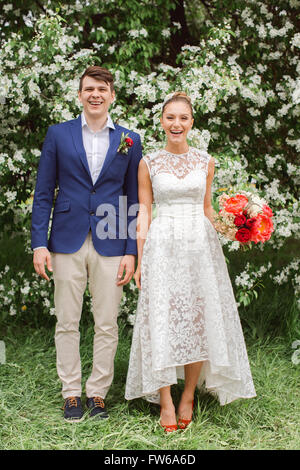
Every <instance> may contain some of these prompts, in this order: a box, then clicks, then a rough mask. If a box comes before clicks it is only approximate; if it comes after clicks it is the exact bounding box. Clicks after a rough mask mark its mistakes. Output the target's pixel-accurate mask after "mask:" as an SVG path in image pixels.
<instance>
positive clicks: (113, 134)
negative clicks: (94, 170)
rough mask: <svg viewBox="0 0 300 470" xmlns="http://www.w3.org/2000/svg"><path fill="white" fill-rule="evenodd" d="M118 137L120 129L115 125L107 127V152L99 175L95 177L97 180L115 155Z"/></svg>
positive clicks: (119, 136)
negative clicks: (114, 126) (112, 127)
mask: <svg viewBox="0 0 300 470" xmlns="http://www.w3.org/2000/svg"><path fill="white" fill-rule="evenodd" d="M120 138H121V131H120V130H119V129H118V128H117V127H116V128H115V129H111V128H110V129H109V147H108V150H107V154H106V157H105V160H104V163H103V166H102V169H101V171H100V175H99V176H98V178H97V182H98V181H99V179H100V178H102V176H103V175H104V173H105V171H106V170H107V168H108V167H109V165H110V164H111V162H112V161H113V159H114V158H115V156H116V155H117V150H118V147H119V145H120Z"/></svg>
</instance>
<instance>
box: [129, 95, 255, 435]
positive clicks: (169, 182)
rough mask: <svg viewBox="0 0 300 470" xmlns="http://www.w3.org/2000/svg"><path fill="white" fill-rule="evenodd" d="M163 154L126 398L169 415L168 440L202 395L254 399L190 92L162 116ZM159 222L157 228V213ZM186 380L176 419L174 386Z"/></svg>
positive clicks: (142, 173)
mask: <svg viewBox="0 0 300 470" xmlns="http://www.w3.org/2000/svg"><path fill="white" fill-rule="evenodd" d="M161 125H162V127H163V129H164V131H165V134H166V138H167V143H166V147H165V148H164V149H157V151H156V152H154V153H151V154H148V155H146V156H144V157H143V159H142V160H141V162H140V165H139V171H138V181H139V202H140V212H139V216H138V233H137V242H138V266H137V270H136V273H135V281H136V284H137V286H138V288H139V289H140V294H139V300H138V307H137V313H136V321H135V325H134V331H133V338H132V346H131V352H130V360H129V368H128V374H127V382H126V391H125V398H126V399H127V400H131V399H134V398H138V397H144V398H145V399H146V400H148V401H150V402H153V403H158V404H160V407H161V413H160V424H161V426H162V427H163V428H164V429H165V431H166V432H172V431H175V430H176V429H178V427H179V428H181V429H184V428H186V427H187V426H188V424H189V423H190V422H191V420H192V414H193V402H194V393H195V389H196V386H197V385H198V387H200V386H201V385H204V384H205V387H206V389H207V390H208V391H210V392H212V393H213V394H214V395H216V396H217V397H218V399H219V401H220V404H221V405H225V404H227V403H230V402H231V401H233V400H235V399H237V398H250V397H254V396H255V390H254V385H253V381H252V376H251V372H250V367H249V362H248V356H247V351H246V347H245V342H244V337H243V332H242V329H241V324H240V320H239V316H238V311H237V306H236V303H235V299H234V294H233V290H232V286H231V282H230V278H229V275H228V271H227V266H226V262H225V258H224V255H223V252H222V248H221V245H220V243H219V240H218V236H217V233H216V230H215V228H214V227H213V224H214V211H213V208H212V205H211V185H212V181H213V176H214V159H213V158H212V157H211V156H210V155H209V154H208V153H207V152H205V151H202V150H199V149H197V148H193V147H189V145H188V143H187V135H188V132H189V131H190V129H191V128H192V125H193V109H192V104H191V100H190V98H189V97H188V96H187V95H186V94H185V93H183V92H176V93H174V94H173V95H172V96H170V97H168V98H167V99H166V100H165V102H164V104H163V107H162V117H161ZM153 202H155V204H156V208H157V217H156V218H155V219H154V220H153V221H151V219H152V216H151V211H152V203H153ZM178 379H184V380H185V385H184V390H183V393H182V396H181V400H180V403H179V406H178V410H177V416H176V410H175V407H174V404H173V401H172V396H171V385H173V384H176V383H177V381H178Z"/></svg>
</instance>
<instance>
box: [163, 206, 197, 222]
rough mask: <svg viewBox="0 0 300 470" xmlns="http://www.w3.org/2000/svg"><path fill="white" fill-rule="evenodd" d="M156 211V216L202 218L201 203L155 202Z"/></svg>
mask: <svg viewBox="0 0 300 470" xmlns="http://www.w3.org/2000/svg"><path fill="white" fill-rule="evenodd" d="M156 213H157V216H158V217H172V218H176V219H177V218H178V219H182V218H184V219H185V218H188V219H190V218H193V219H194V218H203V216H204V208H203V203H201V204H200V203H199V204H196V203H174V204H156Z"/></svg>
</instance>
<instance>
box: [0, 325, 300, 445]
mask: <svg viewBox="0 0 300 470" xmlns="http://www.w3.org/2000/svg"><path fill="white" fill-rule="evenodd" d="M119 334H120V341H119V347H118V351H117V356H116V361H115V378H114V382H113V385H112V387H111V390H110V392H109V394H108V396H107V400H106V403H107V406H108V409H109V411H110V419H109V420H107V421H105V422H97V421H93V420H90V419H89V418H88V416H86V419H85V420H84V421H83V422H82V423H78V424H70V423H66V422H64V421H63V419H62V409H61V407H62V404H63V400H62V397H61V391H60V390H61V387H60V382H59V380H58V378H57V374H56V365H55V347H54V339H53V335H54V320H53V324H51V325H50V326H48V327H47V328H46V327H44V326H43V327H41V326H38V327H34V326H33V325H32V324H31V325H29V324H27V325H26V324H24V320H23V322H22V323H20V321H16V322H15V321H14V319H13V318H11V319H10V320H7V321H6V323H5V324H2V327H1V330H0V339H1V340H4V341H5V344H6V364H2V365H0V448H1V449H66V450H68V449H91V450H99V449H106V450H117V449H118V450H124V449H126V450H138V449H144V450H159V449H164V450H172V449H174V450H178V449H182V450H195V449H210V450H211V449H300V427H299V422H300V387H299V366H295V365H293V364H292V362H291V348H290V343H289V342H288V341H287V340H286V339H284V338H280V337H278V338H275V339H273V340H268V339H267V340H262V339H257V338H256V339H253V338H251V336H246V342H247V349H248V354H249V359H250V364H251V369H252V373H253V379H254V383H255V387H256V392H257V397H256V398H253V399H250V400H238V401H236V402H233V403H232V404H229V405H227V406H225V407H221V406H220V405H219V403H218V402H217V400H216V399H215V398H213V397H212V396H210V395H208V394H204V393H198V392H197V397H196V405H195V413H194V421H193V423H192V424H191V426H190V427H189V428H188V429H186V430H185V431H178V432H176V433H172V434H170V435H165V434H164V432H163V431H162V430H161V428H160V426H159V424H158V421H159V408H158V407H157V406H155V405H150V404H148V403H147V402H146V401H144V400H134V401H132V402H126V401H125V400H124V386H125V380H126V372H127V364H128V356H129V349H130V342H131V337H130V334H129V332H128V329H127V328H125V327H124V326H122V324H121V325H120V332H119ZM92 339H93V328H92V326H91V325H89V324H88V322H85V323H84V324H83V326H81V357H82V369H83V381H84V382H85V380H86V378H87V376H88V374H89V372H90V367H91V358H92ZM182 387H183V384H182V383H180V384H179V385H178V386H177V387H173V392H174V399H175V402H177V403H178V401H179V396H180V391H181V390H182ZM83 398H84V399H85V396H83Z"/></svg>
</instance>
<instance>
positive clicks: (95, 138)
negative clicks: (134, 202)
mask: <svg viewBox="0 0 300 470" xmlns="http://www.w3.org/2000/svg"><path fill="white" fill-rule="evenodd" d="M81 125H82V140H83V146H84V150H85V153H86V157H87V161H88V165H89V169H90V173H91V177H92V180H93V184H95V183H96V181H97V178H98V176H99V175H100V172H101V169H102V166H103V163H104V160H105V157H106V154H107V150H108V147H109V128H111V129H115V126H114V124H113V122H112V120H111V117H110V115H108V117H107V121H106V124H105V126H104V127H103V128H102V129H101V130H100V131H96V132H94V131H92V130H91V129H90V128H89V126H88V124H87V122H86V119H85V115H84V113H82V114H81Z"/></svg>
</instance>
